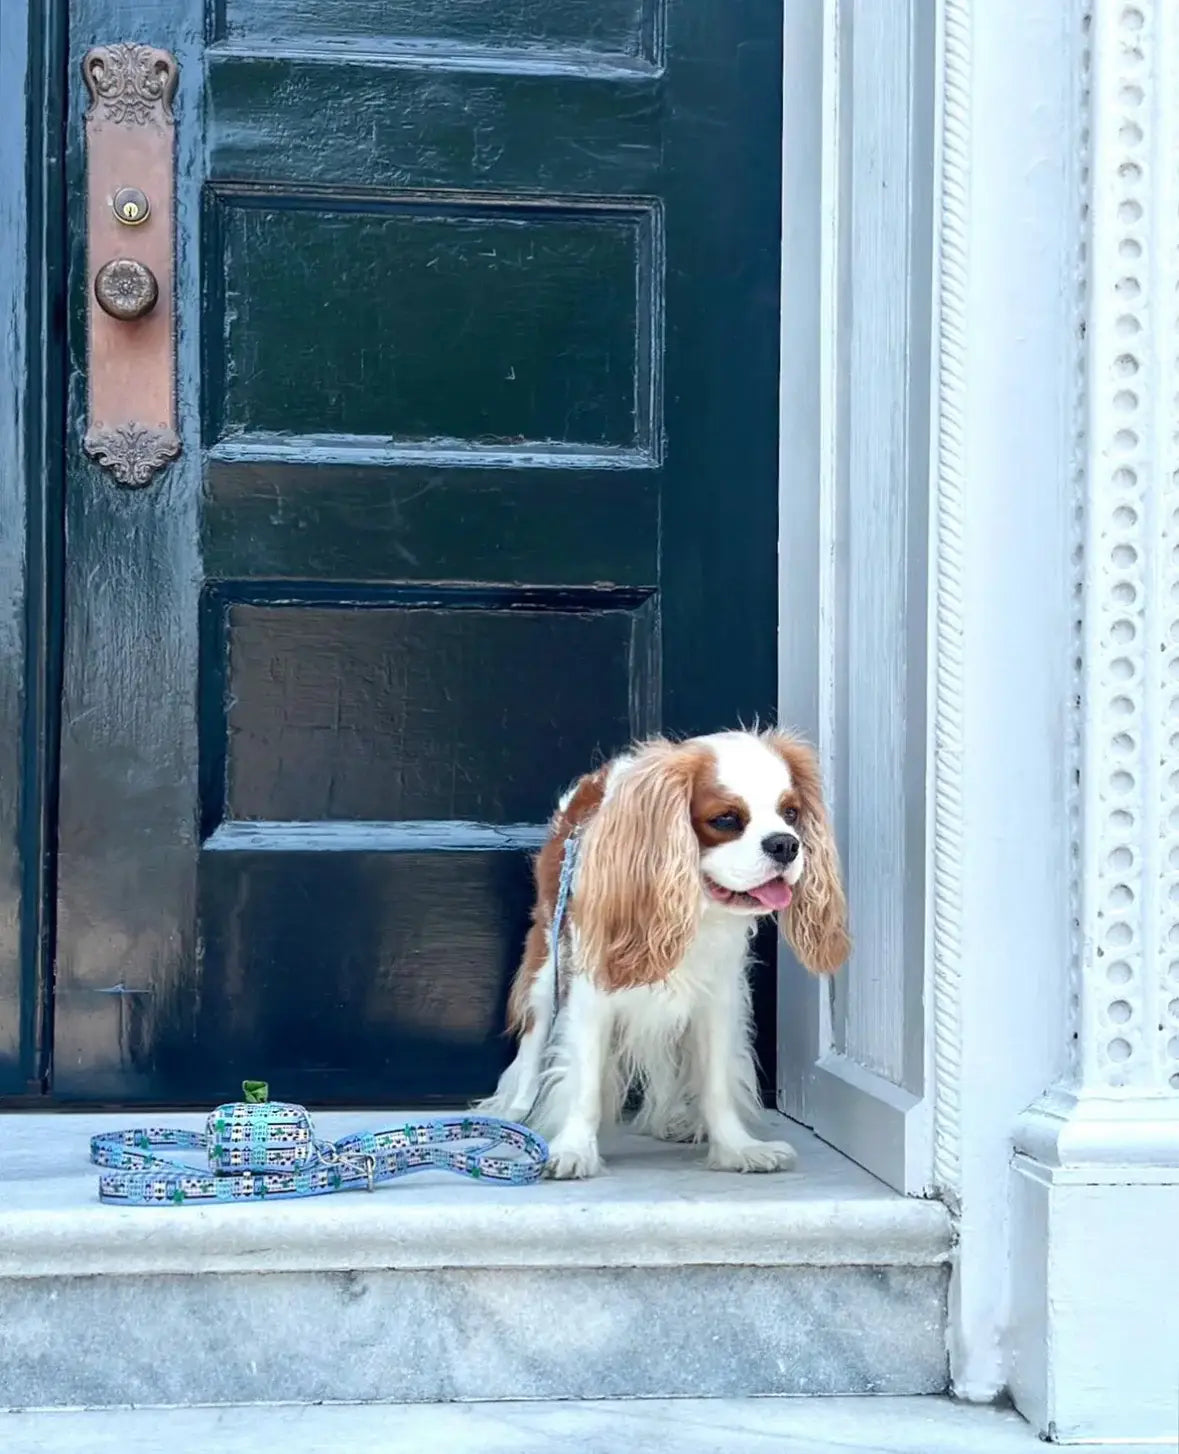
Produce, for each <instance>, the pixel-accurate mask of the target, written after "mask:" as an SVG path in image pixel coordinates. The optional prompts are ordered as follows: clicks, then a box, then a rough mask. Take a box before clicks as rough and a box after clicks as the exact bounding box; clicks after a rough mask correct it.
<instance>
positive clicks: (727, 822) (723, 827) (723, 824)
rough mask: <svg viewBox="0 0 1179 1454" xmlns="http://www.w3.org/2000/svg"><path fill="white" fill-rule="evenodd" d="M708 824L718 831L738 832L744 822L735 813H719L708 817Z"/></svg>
mask: <svg viewBox="0 0 1179 1454" xmlns="http://www.w3.org/2000/svg"><path fill="white" fill-rule="evenodd" d="M708 826H709V827H710V828H715V829H716V831H717V832H718V833H740V831H741V829H742V828H743V827H744V824H743V823H742V822H741V819H740V818H739V817H738V816H737V814H736V813H721V814H720V816H719V817H716V818H709V820H708Z"/></svg>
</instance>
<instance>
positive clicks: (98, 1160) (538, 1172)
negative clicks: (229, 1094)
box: [90, 1081, 548, 1207]
mask: <svg viewBox="0 0 1179 1454" xmlns="http://www.w3.org/2000/svg"><path fill="white" fill-rule="evenodd" d="M244 1090H245V1094H246V1097H247V1099H246V1100H245V1101H241V1102H235V1103H233V1104H230V1105H224V1106H218V1108H217V1109H216V1110H215V1111H213V1112H212V1114H211V1115H210V1116H209V1118H208V1121H207V1123H206V1127H205V1130H204V1131H203V1132H202V1131H181V1130H176V1129H173V1128H169V1127H146V1128H144V1129H142V1130H130V1131H110V1132H105V1133H103V1134H101V1135H98V1136H94V1137H92V1138H91V1141H90V1160H91V1161H92V1162H93V1163H94V1164H95V1165H96V1166H101V1167H103V1168H106V1169H105V1170H104V1171H103V1173H102V1175H100V1176H99V1178H98V1197H99V1200H100V1201H103V1202H109V1203H114V1204H118V1205H120V1206H137V1207H157V1206H184V1205H187V1204H189V1203H194V1204H208V1203H212V1202H248V1201H281V1200H284V1199H289V1198H293V1197H316V1196H327V1195H330V1194H331V1193H332V1192H338V1191H358V1190H361V1189H365V1190H368V1191H373V1190H375V1189H376V1187H377V1186H379V1185H381V1184H382V1183H383V1182H387V1181H392V1180H394V1179H395V1178H396V1177H399V1176H408V1175H410V1174H411V1173H412V1172H415V1171H450V1172H454V1173H456V1174H457V1175H459V1176H468V1177H471V1178H472V1179H473V1180H475V1181H487V1182H497V1183H502V1184H504V1185H507V1186H527V1185H529V1184H530V1183H532V1182H535V1181H539V1179H540V1177H541V1176H542V1174H543V1172H544V1167H545V1162H546V1161H547V1160H548V1147H547V1146H546V1145H545V1143H544V1141H543V1140H542V1139H541V1138H540V1137H539V1136H538V1135H536V1133H535V1132H534V1131H530V1130H528V1128H527V1127H526V1126H518V1125H516V1124H515V1123H514V1122H512V1121H501V1120H497V1119H495V1118H494V1117H488V1116H474V1115H473V1116H424V1117H422V1118H421V1119H419V1120H413V1121H406V1122H404V1123H403V1124H401V1125H399V1126H392V1127H388V1128H386V1129H384V1130H380V1131H360V1132H357V1133H356V1134H354V1135H351V1136H344V1137H342V1138H341V1139H340V1140H339V1141H320V1140H317V1139H316V1137H315V1132H314V1127H313V1126H312V1122H311V1117H310V1115H309V1114H308V1113H307V1111H306V1110H305V1109H304V1108H303V1107H302V1106H297V1105H291V1104H288V1103H286V1102H282V1101H273V1102H272V1101H268V1100H266V1099H265V1094H266V1088H265V1086H264V1085H262V1084H261V1083H260V1082H255V1081H247V1082H246V1084H245V1087H244ZM183 1152H196V1153H203V1157H204V1161H205V1165H204V1166H200V1165H197V1164H195V1163H196V1162H197V1160H198V1158H197V1157H196V1156H193V1157H192V1158H191V1162H188V1161H186V1160H181V1159H178V1158H177V1155H176V1153H183Z"/></svg>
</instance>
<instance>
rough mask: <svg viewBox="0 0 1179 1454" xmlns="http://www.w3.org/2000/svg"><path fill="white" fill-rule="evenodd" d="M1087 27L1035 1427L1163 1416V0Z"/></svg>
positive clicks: (1032, 1218) (1176, 32) (1177, 687)
mask: <svg viewBox="0 0 1179 1454" xmlns="http://www.w3.org/2000/svg"><path fill="white" fill-rule="evenodd" d="M1087 36H1088V42H1087V47H1086V49H1085V50H1084V51H1083V52H1082V55H1081V63H1082V67H1083V74H1084V75H1085V76H1086V77H1087V79H1088V94H1087V97H1086V98H1085V99H1086V101H1087V105H1086V107H1085V112H1086V114H1087V121H1088V126H1087V140H1088V156H1087V163H1088V172H1087V176H1086V178H1085V188H1084V194H1083V201H1084V207H1085V210H1084V213H1083V217H1082V224H1083V233H1084V235H1085V238H1086V241H1087V251H1086V259H1085V269H1084V273H1083V275H1082V279H1081V282H1082V286H1083V288H1084V295H1085V308H1084V324H1085V351H1084V369H1085V375H1084V395H1083V399H1084V407H1083V411H1082V415H1081V418H1082V423H1083V429H1082V431H1081V433H1080V434H1079V436H1078V441H1077V443H1078V462H1077V464H1078V480H1077V484H1078V491H1077V494H1078V498H1077V515H1078V529H1077V539H1076V548H1075V557H1074V558H1075V581H1074V598H1075V601H1076V606H1077V609H1076V630H1075V636H1074V640H1075V651H1076V658H1075V661H1076V736H1075V743H1076V746H1075V758H1074V764H1073V765H1074V768H1075V783H1074V788H1073V792H1072V795H1071V804H1070V810H1071V814H1072V822H1073V835H1072V838H1073V842H1072V853H1073V859H1072V872H1071V882H1070V889H1071V900H1072V906H1073V921H1074V926H1075V936H1074V943H1073V953H1072V957H1071V978H1070V996H1069V1010H1070V1013H1069V1017H1068V1022H1067V1023H1068V1034H1069V1039H1068V1050H1069V1055H1068V1063H1067V1069H1066V1072H1065V1074H1064V1076H1063V1077H1062V1079H1061V1080H1060V1082H1059V1083H1058V1085H1057V1086H1056V1087H1055V1088H1054V1089H1053V1090H1051V1091H1050V1092H1049V1093H1048V1094H1047V1095H1045V1096H1044V1097H1043V1098H1042V1099H1041V1100H1040V1101H1039V1102H1038V1103H1037V1104H1036V1105H1034V1106H1033V1107H1032V1108H1031V1110H1029V1111H1028V1113H1027V1114H1026V1115H1025V1116H1024V1117H1023V1118H1022V1119H1021V1121H1020V1124H1019V1127H1018V1130H1017V1136H1016V1151H1017V1155H1016V1158H1015V1162H1014V1172H1013V1188H1012V1192H1013V1197H1012V1208H1013V1225H1012V1237H1013V1240H1012V1276H1011V1289H1012V1322H1011V1327H1012V1338H1013V1344H1012V1359H1011V1381H1012V1388H1013V1392H1014V1394H1015V1397H1016V1400H1017V1403H1018V1404H1019V1406H1020V1407H1021V1408H1022V1409H1023V1410H1024V1412H1025V1413H1026V1414H1027V1415H1028V1416H1029V1418H1031V1419H1032V1420H1033V1421H1034V1422H1035V1423H1036V1424H1038V1425H1039V1426H1040V1427H1041V1429H1043V1430H1045V1431H1051V1432H1053V1433H1055V1435H1056V1436H1057V1437H1059V1438H1074V1439H1075V1438H1086V1437H1088V1438H1095V1437H1119V1438H1159V1439H1162V1438H1166V1437H1172V1438H1173V1437H1174V1436H1175V1433H1176V1427H1177V1423H1179V5H1176V4H1175V3H1174V0H1095V3H1094V4H1093V8H1092V13H1091V17H1090V19H1089V22H1088V26H1087ZM1084 139H1085V133H1082V134H1081V135H1080V136H1078V137H1077V138H1075V139H1074V143H1073V144H1074V145H1075V146H1080V145H1082V144H1083V141H1084Z"/></svg>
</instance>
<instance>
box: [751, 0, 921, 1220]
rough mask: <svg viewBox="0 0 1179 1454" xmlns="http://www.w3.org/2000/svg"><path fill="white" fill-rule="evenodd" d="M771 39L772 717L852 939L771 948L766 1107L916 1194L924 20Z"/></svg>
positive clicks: (844, 9) (795, 28)
mask: <svg viewBox="0 0 1179 1454" xmlns="http://www.w3.org/2000/svg"><path fill="white" fill-rule="evenodd" d="M898 21H899V22H900V23H898ZM785 36H786V44H785V56H786V59H785V70H786V76H785V87H784V94H785V104H784V146H783V274H782V299H783V302H782V338H783V347H782V358H783V366H782V439H783V449H782V456H781V496H780V498H781V520H782V527H781V565H782V576H781V581H782V587H781V598H780V608H779V609H780V620H781V623H782V627H783V629H782V630H781V631H780V633H779V641H780V645H779V653H780V682H781V716H782V717H783V719H784V720H787V721H788V722H790V723H791V724H792V725H794V726H796V727H799V728H801V729H802V730H803V731H804V732H806V733H807V734H808V735H809V736H810V737H811V738H812V740H813V741H815V742H816V744H817V746H818V749H819V753H820V757H821V759H822V761H823V764H824V769H825V772H826V778H827V787H828V793H829V797H830V800H831V807H832V813H833V817H834V820H835V824H836V831H837V835H838V837H839V840H840V844H841V848H842V850H843V857H844V866H845V872H846V874H847V877H848V884H849V897H850V898H851V901H852V906H853V907H852V930H853V937H854V938H855V939H856V941H857V946H858V947H857V949H856V951H855V953H854V954H853V959H852V963H851V965H850V967H849V969H848V971H847V972H846V973H845V974H844V975H842V976H840V977H839V978H838V980H837V981H836V982H835V983H834V985H818V984H815V983H814V982H809V983H808V982H805V981H802V980H800V978H799V973H798V970H797V967H796V966H794V965H793V963H792V962H791V961H790V960H789V958H788V957H787V956H784V957H783V967H782V973H781V977H780V984H781V991H780V997H779V1008H780V1022H779V1104H780V1106H781V1108H782V1109H783V1110H785V1111H786V1112H787V1113H788V1114H791V1115H794V1116H797V1117H798V1118H799V1119H801V1120H804V1121H806V1122H807V1124H810V1125H813V1126H814V1128H815V1130H816V1131H817V1132H818V1133H819V1134H820V1135H821V1136H823V1137H824V1138H825V1139H826V1140H828V1141H830V1142H831V1144H833V1145H835V1146H836V1147H838V1148H839V1149H840V1150H842V1151H844V1152H845V1153H846V1154H847V1155H849V1156H851V1157H852V1158H853V1159H855V1160H857V1161H859V1162H860V1163H861V1164H862V1165H864V1166H866V1167H867V1168H868V1169H869V1170H871V1171H872V1172H873V1173H874V1174H876V1175H877V1176H879V1177H880V1178H881V1179H882V1180H884V1181H886V1182H888V1183H889V1184H891V1185H892V1186H895V1187H897V1188H899V1189H901V1190H903V1191H907V1192H914V1193H919V1194H924V1193H925V1192H927V1191H928V1189H929V1187H930V1185H931V1183H932V1139H933V1130H932V1099H931V1097H930V1096H929V1095H928V1094H927V1088H928V1085H929V1077H930V1068H931V1046H932V1039H931V1036H930V1035H929V1033H928V1027H927V1025H926V1016H925V1009H924V1003H925V991H926V983H925V980H926V964H925V958H926V941H927V933H928V930H927V900H926V894H925V882H924V880H925V873H924V868H925V859H926V835H927V832H928V822H927V818H926V812H925V798H926V794H925V776H926V772H927V756H928V744H927V724H928V712H929V701H928V693H927V678H926V670H927V664H926V655H927V651H928V621H927V612H928V599H927V589H926V581H927V568H928V554H929V531H928V501H927V490H928V472H929V468H930V459H929V449H928V432H929V418H928V408H929V386H930V380H929V378H928V376H927V374H926V373H925V371H924V370H922V369H916V370H915V369H914V368H913V366H912V360H913V359H914V358H921V359H924V358H925V357H926V356H927V350H928V331H929V327H930V314H931V311H932V306H931V296H930V286H929V280H930V269H931V249H932V237H931V226H930V218H929V212H930V209H931V207H932V185H931V173H930V167H929V160H930V154H931V151H932V139H931V114H930V113H931V112H932V81H933V76H932V66H933V52H934V43H933V26H932V12H931V11H930V10H929V7H928V6H927V5H926V4H925V3H924V0H904V3H903V4H902V6H901V8H900V10H899V11H898V10H897V9H896V8H895V7H894V8H887V7H886V8H885V9H881V7H880V6H879V5H878V4H877V3H876V0H823V4H822V6H821V7H820V6H818V5H816V4H811V3H805V0H790V3H788V4H787V6H786V30H785ZM804 52H805V60H806V63H807V65H808V67H809V68H808V69H807V70H805V71H804V70H803V69H802V61H803V58H804ZM857 57H858V59H857ZM800 219H803V220H800ZM800 623H805V624H806V628H807V633H808V636H809V637H810V639H808V640H807V641H805V642H801V641H799V639H798V637H799V635H800V634H801V633H800V629H799V628H800ZM812 632H813V636H811V635H810V633H812Z"/></svg>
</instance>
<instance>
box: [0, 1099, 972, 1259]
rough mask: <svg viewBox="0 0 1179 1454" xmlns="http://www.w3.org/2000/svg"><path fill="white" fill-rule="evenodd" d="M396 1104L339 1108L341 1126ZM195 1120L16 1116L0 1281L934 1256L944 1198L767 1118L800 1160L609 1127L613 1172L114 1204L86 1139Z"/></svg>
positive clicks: (336, 1121) (1, 1144) (1, 1168)
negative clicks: (761, 1158) (752, 1169)
mask: <svg viewBox="0 0 1179 1454" xmlns="http://www.w3.org/2000/svg"><path fill="white" fill-rule="evenodd" d="M398 1119H400V1117H399V1115H398V1113H396V1112H389V1113H382V1112H358V1113H353V1114H348V1113H345V1112H333V1113H328V1114H323V1115H318V1116H316V1118H315V1124H316V1130H317V1132H319V1133H320V1134H322V1135H324V1136H327V1137H338V1136H341V1135H344V1134H345V1133H346V1132H348V1131H353V1130H357V1129H360V1128H364V1127H377V1126H381V1125H389V1124H392V1123H395V1122H396V1121H397V1120H398ZM152 1122H155V1123H157V1124H158V1123H161V1122H163V1123H166V1124H169V1125H177V1126H182V1127H191V1128H193V1129H199V1128H200V1127H201V1126H202V1125H203V1123H204V1118H203V1117H201V1116H198V1115H169V1114H166V1113H159V1112H153V1113H151V1114H150V1115H147V1116H145V1115H136V1113H135V1112H133V1111H132V1112H128V1113H126V1114H123V1115H117V1116H110V1115H102V1116H96V1115H88V1114H76V1115H75V1114H64V1113H63V1114H55V1115H44V1114H29V1115H25V1114H19V1113H14V1114H12V1115H8V1116H5V1117H3V1139H2V1141H0V1277H18V1278H25V1277H62V1276H67V1277H68V1276H92V1275H94V1274H97V1273H107V1274H110V1275H116V1276H130V1275H142V1274H173V1273H175V1274H194V1273H210V1272H233V1273H242V1272H344V1271H350V1272H357V1271H368V1270H377V1269H381V1270H392V1269H438V1268H476V1267H482V1268H506V1267H535V1268H560V1267H580V1268H596V1267H618V1268H621V1267H653V1268H654V1267H678V1266H685V1265H689V1266H691V1265H703V1266H707V1265H712V1266H716V1265H725V1266H756V1267H790V1266H808V1267H836V1266H838V1267H854V1266H870V1267H893V1266H903V1267H937V1266H941V1265H943V1264H945V1263H947V1261H948V1259H949V1254H950V1245H951V1228H950V1219H949V1215H948V1213H947V1211H946V1209H945V1207H944V1206H942V1205H941V1203H939V1202H934V1201H922V1200H919V1199H915V1198H910V1197H902V1196H900V1195H898V1194H897V1193H896V1192H893V1191H891V1190H890V1189H889V1188H887V1187H885V1186H884V1185H883V1184H882V1183H880V1182H878V1181H877V1180H876V1179H875V1178H874V1177H872V1176H870V1175H869V1174H868V1173H867V1172H866V1171H863V1170H862V1169H861V1168H860V1167H858V1166H856V1165H854V1163H852V1162H850V1161H848V1160H847V1159H846V1158H845V1157H843V1156H841V1155H840V1154H839V1153H838V1152H837V1151H834V1150H833V1149H832V1148H831V1147H830V1146H827V1145H826V1144H825V1143H824V1142H822V1141H820V1140H819V1139H818V1138H817V1137H816V1136H814V1135H812V1134H811V1132H809V1131H806V1130H804V1129H803V1128H802V1127H800V1126H796V1125H794V1124H793V1123H791V1122H789V1121H786V1120H785V1118H783V1117H780V1116H774V1115H771V1114H767V1116H766V1127H765V1132H766V1134H767V1135H773V1136H778V1137H781V1136H785V1137H786V1138H787V1139H789V1140H790V1141H791V1142H792V1143H793V1145H794V1146H795V1148H796V1149H797V1151H798V1154H799V1167H798V1169H797V1170H796V1171H793V1172H786V1173H780V1174H776V1175H767V1176H754V1175H750V1176H738V1175H734V1174H731V1173H723V1172H715V1171H709V1170H708V1169H707V1168H706V1167H705V1166H704V1165H703V1164H702V1152H701V1150H700V1149H699V1148H696V1147H688V1146H665V1145H660V1144H658V1143H656V1142H653V1141H651V1140H650V1139H649V1138H646V1137H639V1136H635V1135H631V1134H629V1133H619V1134H616V1135H615V1136H614V1137H613V1138H607V1139H606V1140H605V1141H604V1143H603V1152H604V1155H605V1157H606V1160H607V1167H608V1170H607V1172H606V1174H605V1175H603V1176H601V1177H597V1178H594V1179H593V1180H590V1181H584V1182H547V1181H546V1182H542V1183H541V1184H540V1185H538V1186H533V1187H497V1186H490V1185H488V1184H486V1183H474V1182H471V1181H468V1180H466V1179H465V1178H459V1177H456V1176H452V1175H448V1174H445V1173H438V1174H434V1173H417V1174H415V1175H413V1176H410V1177H407V1178H405V1179H404V1180H403V1181H395V1182H393V1183H391V1184H389V1185H386V1186H384V1187H379V1188H378V1189H377V1190H376V1191H375V1192H373V1193H371V1194H370V1193H368V1192H348V1193H341V1194H340V1195H337V1196H328V1197H315V1198H309V1199H307V1200H300V1201H292V1202H285V1203H274V1202H271V1203H265V1204H261V1203H251V1204H247V1205H245V1206H229V1207H146V1208H138V1207H112V1206H104V1205H102V1204H101V1203H100V1202H99V1201H98V1196H97V1178H98V1171H97V1168H95V1167H92V1166H91V1165H90V1164H89V1160H88V1146H89V1138H90V1137H91V1136H92V1135H94V1134H95V1133H96V1132H98V1131H103V1130H106V1131H109V1130H114V1129H118V1128H120V1127H126V1126H129V1125H136V1124H141V1125H142V1124H151V1123H152Z"/></svg>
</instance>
